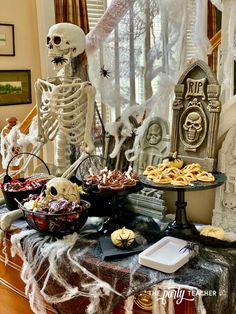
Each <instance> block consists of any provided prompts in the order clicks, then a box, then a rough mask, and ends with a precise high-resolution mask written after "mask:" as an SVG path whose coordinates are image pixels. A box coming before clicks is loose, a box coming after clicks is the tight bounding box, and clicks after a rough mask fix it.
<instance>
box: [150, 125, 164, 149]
mask: <svg viewBox="0 0 236 314" xmlns="http://www.w3.org/2000/svg"><path fill="white" fill-rule="evenodd" d="M146 138H147V141H148V142H149V144H151V145H157V144H158V143H159V142H160V141H161V138H162V129H161V126H160V124H159V123H152V124H151V125H150V126H149V128H148V132H147V136H146Z"/></svg>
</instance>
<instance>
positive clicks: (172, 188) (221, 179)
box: [139, 172, 226, 192]
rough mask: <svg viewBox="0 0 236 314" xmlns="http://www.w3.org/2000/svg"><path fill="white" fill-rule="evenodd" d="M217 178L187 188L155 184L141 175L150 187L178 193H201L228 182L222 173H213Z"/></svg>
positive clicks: (197, 182)
mask: <svg viewBox="0 0 236 314" xmlns="http://www.w3.org/2000/svg"><path fill="white" fill-rule="evenodd" d="M212 174H213V176H214V177H215V181H214V182H202V181H195V182H191V183H190V184H189V185H185V186H176V185H172V184H161V183H154V182H153V181H152V180H151V179H148V178H147V177H146V176H144V175H141V176H140V177H139V179H140V181H141V182H142V183H143V184H144V185H146V186H149V187H153V188H156V189H159V190H165V191H178V190H184V191H186V192H187V191H200V190H208V189H213V188H216V187H218V186H220V185H222V184H223V183H224V182H225V180H226V175H225V174H224V173H221V172H214V173H212Z"/></svg>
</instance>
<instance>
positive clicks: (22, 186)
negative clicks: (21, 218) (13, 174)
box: [0, 177, 48, 210]
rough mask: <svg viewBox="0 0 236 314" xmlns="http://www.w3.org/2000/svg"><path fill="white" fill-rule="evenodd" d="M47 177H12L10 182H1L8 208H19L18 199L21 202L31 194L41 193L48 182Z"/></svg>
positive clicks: (0, 185)
mask: <svg viewBox="0 0 236 314" xmlns="http://www.w3.org/2000/svg"><path fill="white" fill-rule="evenodd" d="M47 181H48V179H47V178H46V177H42V178H40V177H38V178H34V177H32V178H30V177H29V178H26V179H24V178H20V179H11V180H10V181H9V182H6V183H1V184H0V187H1V190H2V194H3V196H4V199H5V203H6V207H7V209H8V210H15V209H18V203H17V201H16V199H17V200H18V201H19V202H21V201H23V200H24V199H27V198H28V197H29V196H30V195H31V194H40V192H41V190H42V188H43V187H44V185H45V184H46V183H47Z"/></svg>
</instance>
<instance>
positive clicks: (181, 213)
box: [140, 172, 226, 238]
mask: <svg viewBox="0 0 236 314" xmlns="http://www.w3.org/2000/svg"><path fill="white" fill-rule="evenodd" d="M212 174H213V175H214V177H215V181H214V182H212V183H208V182H200V181H196V182H191V183H190V184H189V185H186V186H174V185H172V184H157V183H154V182H153V181H151V180H149V179H147V177H146V176H143V175H142V176H140V181H141V182H142V183H143V184H144V185H145V186H148V187H152V188H156V189H159V190H164V191H175V192H177V201H176V203H175V205H176V215H175V220H174V221H172V222H170V223H169V224H168V226H167V227H166V229H165V230H164V231H163V235H164V236H167V235H168V236H173V237H179V238H196V237H197V236H199V231H198V230H197V229H196V227H195V226H194V224H192V223H190V222H189V221H188V218H187V213H186V207H187V202H186V201H185V192H190V191H200V190H209V189H213V188H216V187H218V186H220V185H222V184H224V182H225V181H226V176H225V174H223V173H220V172H215V173H212Z"/></svg>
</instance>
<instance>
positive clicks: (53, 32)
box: [47, 23, 85, 71]
mask: <svg viewBox="0 0 236 314" xmlns="http://www.w3.org/2000/svg"><path fill="white" fill-rule="evenodd" d="M47 47H48V55H49V57H50V58H52V63H53V64H54V69H55V70H56V71H59V70H60V69H61V68H63V67H64V66H65V65H67V64H69V62H70V61H71V59H73V58H75V57H76V56H78V55H79V54H81V53H82V52H83V51H84V50H85V34H84V32H83V30H82V29H81V28H80V27H79V26H77V25H75V24H71V23H58V24H55V25H53V26H51V27H50V29H49V31H48V34H47Z"/></svg>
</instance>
